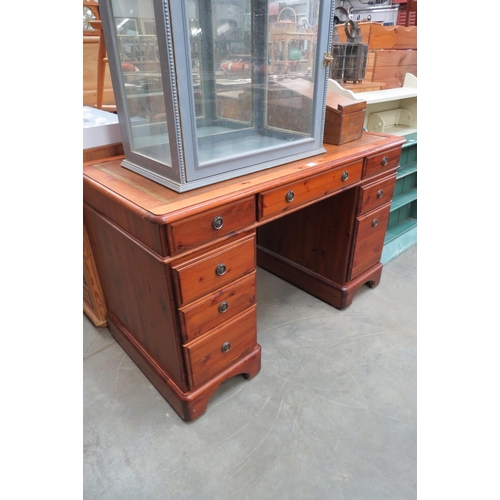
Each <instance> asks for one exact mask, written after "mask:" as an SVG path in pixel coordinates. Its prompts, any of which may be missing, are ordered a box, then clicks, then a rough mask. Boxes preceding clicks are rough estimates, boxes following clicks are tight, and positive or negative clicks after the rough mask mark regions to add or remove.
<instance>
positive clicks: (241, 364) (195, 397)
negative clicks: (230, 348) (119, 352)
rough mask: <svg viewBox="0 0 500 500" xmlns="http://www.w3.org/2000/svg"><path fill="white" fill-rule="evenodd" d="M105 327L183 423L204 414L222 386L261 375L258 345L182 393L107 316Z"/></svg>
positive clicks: (121, 328)
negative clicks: (199, 384) (243, 378)
mask: <svg viewBox="0 0 500 500" xmlns="http://www.w3.org/2000/svg"><path fill="white" fill-rule="evenodd" d="M108 327H109V331H110V332H111V335H112V336H113V337H114V338H115V340H116V341H117V342H118V343H119V344H120V346H121V347H122V348H123V350H124V351H125V352H126V353H127V354H128V355H129V356H130V358H131V359H132V361H134V363H135V364H136V365H137V366H138V367H139V368H140V369H141V371H142V372H143V373H144V375H146V377H147V378H148V379H149V380H150V382H151V383H152V384H153V385H154V386H155V387H156V389H157V390H158V392H159V393H160V394H161V395H162V396H163V397H164V398H165V399H166V400H167V402H168V403H169V404H170V406H171V407H172V408H173V409H174V410H175V411H176V413H177V414H178V415H179V416H180V417H181V418H182V420H184V421H186V422H192V421H193V420H196V419H197V418H199V417H201V416H202V415H203V414H204V413H205V411H206V409H207V404H208V401H209V400H210V398H211V397H212V396H213V395H214V393H215V392H216V391H217V389H219V387H220V386H221V385H222V383H223V382H225V381H226V380H229V379H231V378H233V377H235V376H236V375H243V376H244V377H245V378H246V379H247V380H248V379H251V378H253V377H255V375H257V374H258V373H259V371H260V357H261V356H260V353H261V348H260V345H259V344H257V345H256V347H255V349H254V350H253V351H252V352H251V353H249V354H247V355H246V356H244V357H242V358H241V359H240V360H238V361H237V362H235V363H234V364H233V365H232V366H231V367H230V368H228V369H226V370H224V371H222V372H220V373H219V374H218V375H216V376H215V377H213V378H211V379H210V380H209V381H208V382H207V383H205V384H203V385H201V386H200V387H197V388H196V389H194V390H192V391H189V392H182V391H181V390H180V389H179V388H178V387H177V385H176V384H175V383H174V382H173V381H172V380H170V379H169V377H168V375H167V374H166V373H165V372H164V371H163V370H162V369H161V367H160V366H159V365H158V364H157V363H156V362H155V361H154V360H153V359H152V358H151V357H150V356H149V355H148V354H147V353H146V352H145V351H144V349H142V347H141V346H140V345H139V344H138V343H137V342H136V341H135V340H134V338H133V337H132V336H131V335H130V334H129V333H128V331H127V330H126V328H125V327H124V326H123V325H122V324H121V323H120V321H119V320H117V319H116V318H115V317H114V316H113V315H112V314H111V313H109V312H108Z"/></svg>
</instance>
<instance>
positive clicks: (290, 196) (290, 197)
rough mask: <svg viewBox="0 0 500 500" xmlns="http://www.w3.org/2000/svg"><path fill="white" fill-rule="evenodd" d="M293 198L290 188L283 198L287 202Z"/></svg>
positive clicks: (293, 194)
mask: <svg viewBox="0 0 500 500" xmlns="http://www.w3.org/2000/svg"><path fill="white" fill-rule="evenodd" d="M294 198H295V193H294V192H293V191H292V190H290V191H288V193H286V196H285V199H286V201H287V202H288V203H290V202H292V201H293V199H294Z"/></svg>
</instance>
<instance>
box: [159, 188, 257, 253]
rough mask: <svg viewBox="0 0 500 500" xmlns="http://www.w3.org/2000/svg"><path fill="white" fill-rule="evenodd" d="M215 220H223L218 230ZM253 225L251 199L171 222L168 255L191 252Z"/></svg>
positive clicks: (253, 210)
mask: <svg viewBox="0 0 500 500" xmlns="http://www.w3.org/2000/svg"><path fill="white" fill-rule="evenodd" d="M215 217H220V218H222V220H223V225H222V227H221V228H220V229H216V228H214V225H213V221H214V218H215ZM254 222H255V197H254V196H249V197H247V198H245V199H243V200H239V201H236V202H233V203H228V204H227V205H224V206H223V207H217V208H213V209H212V210H207V211H205V212H203V213H201V214H198V215H193V216H192V217H187V218H185V219H183V220H180V221H175V222H173V223H172V224H169V225H168V227H167V232H168V241H169V246H170V251H171V254H172V255H173V254H175V253H179V252H181V251H184V250H188V249H190V248H194V247H196V246H199V245H201V244H202V243H206V242H207V241H213V240H215V239H217V238H220V237H221V236H224V235H226V234H228V233H231V232H232V231H235V230H237V229H241V228H245V227H247V226H251V225H252V224H253V223H254Z"/></svg>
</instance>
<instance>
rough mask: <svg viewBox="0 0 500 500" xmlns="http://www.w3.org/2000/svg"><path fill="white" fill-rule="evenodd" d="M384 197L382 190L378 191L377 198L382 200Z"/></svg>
mask: <svg viewBox="0 0 500 500" xmlns="http://www.w3.org/2000/svg"><path fill="white" fill-rule="evenodd" d="M382 196H384V192H383V191H382V190H381V189H379V190H378V191H377V198H378V199H379V200H380V198H382Z"/></svg>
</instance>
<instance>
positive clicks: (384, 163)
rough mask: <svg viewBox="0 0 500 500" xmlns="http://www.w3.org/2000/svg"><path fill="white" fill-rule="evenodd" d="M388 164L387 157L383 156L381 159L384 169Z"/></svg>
mask: <svg viewBox="0 0 500 500" xmlns="http://www.w3.org/2000/svg"><path fill="white" fill-rule="evenodd" d="M388 163H389V158H388V157H387V156H384V157H383V158H382V166H383V167H385V166H386V165H387V164H388Z"/></svg>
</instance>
